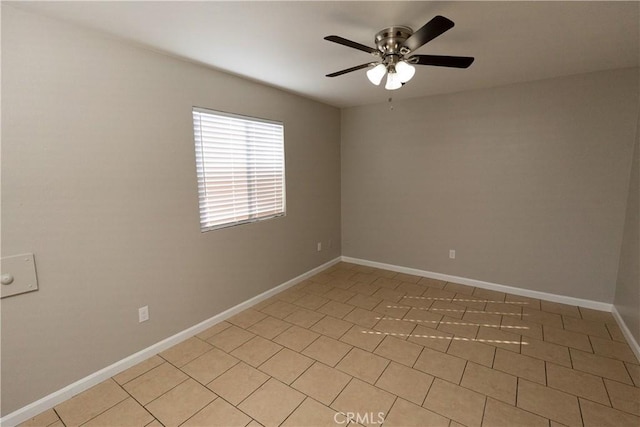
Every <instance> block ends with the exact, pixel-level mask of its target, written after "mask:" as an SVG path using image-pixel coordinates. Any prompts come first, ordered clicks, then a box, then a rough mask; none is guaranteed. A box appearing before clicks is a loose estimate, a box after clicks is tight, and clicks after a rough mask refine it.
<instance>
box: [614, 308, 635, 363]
mask: <svg viewBox="0 0 640 427" xmlns="http://www.w3.org/2000/svg"><path fill="white" fill-rule="evenodd" d="M611 313H612V314H613V317H614V318H615V319H616V322H618V326H620V330H621V331H622V334H623V335H624V337H625V338H626V339H627V342H628V343H629V346H630V347H631V350H633V352H634V354H635V355H636V359H638V360H639V361H640V345H638V341H636V339H635V337H634V336H633V334H631V331H630V330H629V327H628V326H627V324H626V322H625V321H624V319H622V316H620V312H618V309H617V308H616V306H615V305H614V306H613V310H611Z"/></svg>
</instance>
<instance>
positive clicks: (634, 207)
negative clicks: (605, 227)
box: [614, 117, 640, 343]
mask: <svg viewBox="0 0 640 427" xmlns="http://www.w3.org/2000/svg"><path fill="white" fill-rule="evenodd" d="M639 163H640V117H639V118H638V128H637V131H636V144H635V149H634V154H633V167H632V169H631V180H630V182H629V193H628V195H627V215H626V219H625V223H624V234H623V239H622V249H621V251H620V265H619V269H618V282H617V286H616V295H615V301H614V304H615V306H616V309H617V310H618V312H619V313H620V315H621V316H622V318H623V319H624V321H625V323H626V325H627V327H628V328H629V330H630V331H631V334H632V335H633V336H634V337H635V339H636V342H638V343H640V272H639V271H638V270H639V265H638V264H639V263H640V215H639V214H638V211H639V210H640V197H639V196H640V166H639Z"/></svg>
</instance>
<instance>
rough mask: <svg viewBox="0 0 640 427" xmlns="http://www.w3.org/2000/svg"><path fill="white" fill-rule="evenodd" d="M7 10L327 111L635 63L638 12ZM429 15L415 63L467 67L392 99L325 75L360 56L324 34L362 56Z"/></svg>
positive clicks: (573, 6)
mask: <svg viewBox="0 0 640 427" xmlns="http://www.w3.org/2000/svg"><path fill="white" fill-rule="evenodd" d="M3 3H4V2H3ZM11 4H12V5H15V6H17V7H19V8H21V9H26V10H30V11H33V12H37V13H42V14H46V15H49V16H52V17H56V18H60V19H63V20H66V21H70V22H73V23H77V24H80V25H82V26H84V27H88V28H93V29H95V30H98V31H102V32H105V33H109V34H110V35H112V36H116V37H118V38H122V39H125V40H128V41H131V42H133V43H136V44H138V45H142V46H145V47H148V48H151V49H154V50H157V51H161V52H165V53H168V54H171V55H174V56H177V57H180V58H185V59H188V60H191V61H195V62H198V63H201V64H204V65H207V66H210V67H213V68H215V69H218V70H223V71H226V72H229V73H232V74H235V75H238V76H243V77H246V78H249V79H252V80H256V81H260V82H263V83H266V84H268V85H272V86H276V87H279V88H282V89H285V90H288V91H291V92H294V93H297V94H300V95H303V96H306V97H309V98H312V99H316V100H319V101H322V102H325V103H327V104H330V105H334V106H337V107H349V106H356V105H363V104H371V103H377V102H383V101H386V100H387V99H388V98H389V97H390V96H393V98H394V99H404V98H411V97H418V96H426V95H432V94H440V93H447V92H459V91H464V90H471V89H478V88H484V87H491V86H498V85H505V84H510V83H516V82H522V81H532V80H539V79H544V78H551V77H558V76H566V75H571V74H579V73H585V72H591V71H599V70H606V69H614V68H624V67H634V66H638V64H639V60H638V57H639V51H640V42H639V22H640V12H639V9H640V3H638V2H635V1H633V2H591V1H587V2H572V1H557V2H446V1H445V2H426V1H425V2H422V1H395V2H380V1H376V2H369V1H354V2H347V1H291V2H275V1H253V2H244V1H242V2H236V1H232V2H219V1H202V2H182V1H169V2H151V1H137V2H110V1H107V2H19V3H13V2H12V3H11ZM435 15H443V16H446V17H447V18H449V19H451V20H452V21H454V22H455V27H454V28H452V29H451V30H449V31H448V32H446V33H444V34H443V35H441V36H440V37H438V38H436V39H435V40H433V41H431V42H430V43H428V44H426V45H425V46H423V47H421V48H420V49H418V50H416V51H415V53H418V54H435V55H459V56H474V57H475V58H476V60H475V62H474V63H473V65H471V67H470V68H468V69H454V68H442V67H430V66H418V67H416V68H418V70H417V72H416V76H415V77H414V78H413V80H411V81H410V82H409V83H408V84H407V85H405V86H404V87H402V88H401V89H399V90H396V91H387V90H385V89H384V88H383V86H384V84H383V85H381V86H379V87H376V86H373V85H372V84H371V83H369V81H368V80H367V78H366V76H365V71H366V70H360V71H356V72H353V73H349V74H346V75H343V76H340V77H335V78H327V77H325V74H328V73H331V72H334V71H338V70H341V69H344V68H348V67H351V66H354V65H359V64H363V63H366V62H368V61H370V60H371V59H372V56H371V55H369V54H367V53H365V52H362V51H359V50H354V49H350V48H347V47H344V46H341V45H338V44H335V43H331V42H328V41H325V40H323V37H324V36H327V35H331V34H335V35H339V36H342V37H345V38H347V39H350V40H353V41H356V42H359V43H362V44H365V45H368V46H374V43H373V36H374V34H375V33H376V32H377V31H379V30H381V29H383V28H385V27H388V26H391V25H406V26H409V27H411V28H413V29H414V30H417V29H418V28H420V27H421V26H422V25H423V24H425V23H426V22H427V21H429V20H430V19H431V18H433V17H434V16H435ZM383 83H384V82H383Z"/></svg>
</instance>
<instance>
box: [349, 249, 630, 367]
mask: <svg viewBox="0 0 640 427" xmlns="http://www.w3.org/2000/svg"><path fill="white" fill-rule="evenodd" d="M342 261H344V262H350V263H352V264H359V265H365V266H367V267H375V268H381V269H384V270H391V271H396V272H398V273H406V274H413V275H416V276H422V277H429V278H431V279H438V280H444V281H447V282H454V283H460V284H462V285H469V286H475V287H478V288H483V289H490V290H492V291H500V292H506V293H510V294H515V295H521V296H524V297H530V298H537V299H543V300H545V301H552V302H559V303H562V304H570V305H576V306H579V307H584V308H591V309H594V310H600V311H608V312H610V313H612V314H613V317H614V318H615V319H616V322H618V326H620V330H622V333H623V334H624V336H625V338H626V339H627V342H628V343H629V346H630V347H631V349H632V350H633V352H634V353H635V355H636V357H637V358H638V360H640V345H638V341H636V339H635V338H634V336H633V335H632V334H631V331H629V328H628V327H627V324H626V323H625V322H624V320H623V319H622V316H620V313H618V310H617V309H616V307H615V306H614V305H613V304H607V303H605V302H599V301H591V300H587V299H582V298H574V297H568V296H565V295H557V294H551V293H547V292H539V291H532V290H529V289H522V288H514V287H512V286H506V285H499V284H497V283H491V282H483V281H481V280H475V279H468V278H466V277H458V276H451V275H448V274H441V273H434V272H432V271H425V270H418V269H415V268H409V267H401V266H398V265H393V264H385V263H381V262H375V261H368V260H364V259H359V258H351V257H346V256H343V257H342Z"/></svg>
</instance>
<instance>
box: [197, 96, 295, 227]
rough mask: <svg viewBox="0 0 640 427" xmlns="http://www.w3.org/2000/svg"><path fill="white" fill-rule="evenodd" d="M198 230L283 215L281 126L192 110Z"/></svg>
mask: <svg viewBox="0 0 640 427" xmlns="http://www.w3.org/2000/svg"><path fill="white" fill-rule="evenodd" d="M193 134H194V140H195V146H196V147H195V148H196V169H197V174H198V196H199V203H200V230H201V231H208V230H214V229H218V228H223V227H229V226H232V225H237V224H243V223H247V222H253V221H257V220H261V219H267V218H272V217H275V216H281V215H284V214H285V171H284V166H285V165H284V126H283V124H282V123H280V122H273V121H268V120H263V119H256V118H251V117H246V116H240V115H235V114H229V113H222V112H218V111H212V110H207V109H203V108H193Z"/></svg>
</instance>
